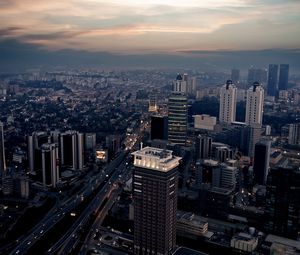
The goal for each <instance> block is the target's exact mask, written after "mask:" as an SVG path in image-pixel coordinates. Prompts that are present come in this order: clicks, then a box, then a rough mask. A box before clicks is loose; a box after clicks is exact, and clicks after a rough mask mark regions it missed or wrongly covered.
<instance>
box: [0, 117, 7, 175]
mask: <svg viewBox="0 0 300 255" xmlns="http://www.w3.org/2000/svg"><path fill="white" fill-rule="evenodd" d="M5 171H6V163H5V147H4V130H3V123H2V122H0V173H1V174H0V176H3V174H4V172H5Z"/></svg>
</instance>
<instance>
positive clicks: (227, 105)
mask: <svg viewBox="0 0 300 255" xmlns="http://www.w3.org/2000/svg"><path fill="white" fill-rule="evenodd" d="M236 91H237V89H236V86H234V84H233V82H232V81H231V80H228V81H227V82H226V84H225V85H224V86H223V87H222V88H221V91H220V112H219V121H220V122H225V123H228V124H230V123H232V122H234V121H235V113H236V95H237V94H236Z"/></svg>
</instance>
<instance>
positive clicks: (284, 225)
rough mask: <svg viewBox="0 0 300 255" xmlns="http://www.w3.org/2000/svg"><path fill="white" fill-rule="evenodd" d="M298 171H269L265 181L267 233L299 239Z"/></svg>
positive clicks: (281, 169)
mask: <svg viewBox="0 0 300 255" xmlns="http://www.w3.org/2000/svg"><path fill="white" fill-rule="evenodd" d="M299 190H300V171H299V170H298V169H292V168H281V167H280V168H278V169H271V171H270V173H269V175H268V179H267V193H266V207H265V214H266V221H265V228H266V230H267V231H268V232H272V233H275V234H278V235H282V236H286V237H289V238H295V239H296V238H299V229H300V195H299Z"/></svg>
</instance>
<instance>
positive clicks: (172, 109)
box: [168, 93, 188, 145]
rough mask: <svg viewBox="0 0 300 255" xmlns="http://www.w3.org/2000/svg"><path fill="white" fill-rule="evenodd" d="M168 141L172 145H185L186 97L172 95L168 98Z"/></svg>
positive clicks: (177, 94) (179, 94) (180, 94)
mask: <svg viewBox="0 0 300 255" xmlns="http://www.w3.org/2000/svg"><path fill="white" fill-rule="evenodd" d="M168 108H169V114H168V141H169V142H170V143H173V144H178V145H185V144H186V138H187V109H188V102H187V97H186V95H184V94H182V93H173V94H172V95H171V96H170V97H169V103H168Z"/></svg>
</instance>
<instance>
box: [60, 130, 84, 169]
mask: <svg viewBox="0 0 300 255" xmlns="http://www.w3.org/2000/svg"><path fill="white" fill-rule="evenodd" d="M83 154H84V135H83V134H81V133H78V132H76V131H71V130H69V131H66V132H65V133H62V134H61V136H60V157H61V165H62V166H64V167H67V168H70V169H72V170H82V169H83V165H84V155H83Z"/></svg>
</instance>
